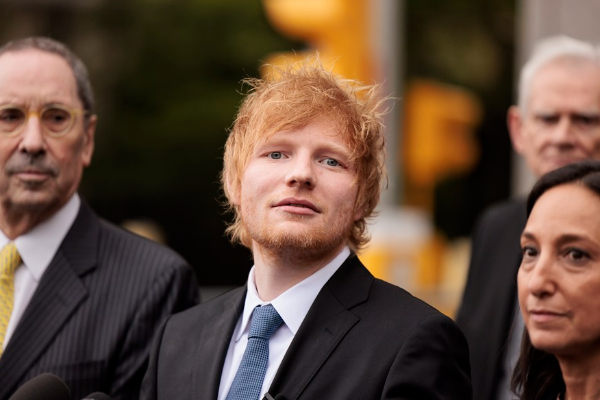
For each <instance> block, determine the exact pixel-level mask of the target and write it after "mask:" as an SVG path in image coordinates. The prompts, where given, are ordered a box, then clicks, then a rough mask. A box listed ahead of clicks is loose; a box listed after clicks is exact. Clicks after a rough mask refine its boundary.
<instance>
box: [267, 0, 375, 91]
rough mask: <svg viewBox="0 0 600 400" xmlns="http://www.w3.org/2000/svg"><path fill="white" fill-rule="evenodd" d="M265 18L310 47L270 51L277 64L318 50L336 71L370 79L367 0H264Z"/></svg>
mask: <svg viewBox="0 0 600 400" xmlns="http://www.w3.org/2000/svg"><path fill="white" fill-rule="evenodd" d="M263 5H264V9H265V12H266V16H267V19H268V20H269V21H270V22H271V24H272V25H273V27H274V28H275V29H277V30H278V31H279V32H280V33H282V34H284V35H286V36H288V37H290V38H293V39H296V40H301V41H305V42H306V43H307V45H308V46H309V50H307V51H303V52H297V53H291V52H285V53H275V54H272V55H271V56H270V57H269V59H268V60H267V61H266V62H267V63H269V64H273V65H279V64H280V63H283V62H286V63H287V62H289V61H295V60H298V59H300V58H305V57H306V56H307V55H313V54H315V53H318V54H319V58H320V60H321V62H322V63H323V65H324V66H325V67H326V68H328V69H330V70H331V71H333V72H334V73H336V74H339V75H341V76H344V77H346V78H350V79H358V80H360V81H361V82H364V83H372V80H373V78H372V77H373V71H372V65H371V64H372V61H371V60H372V59H373V56H372V54H370V48H369V41H370V36H369V19H370V18H369V7H368V5H369V2H368V0H263Z"/></svg>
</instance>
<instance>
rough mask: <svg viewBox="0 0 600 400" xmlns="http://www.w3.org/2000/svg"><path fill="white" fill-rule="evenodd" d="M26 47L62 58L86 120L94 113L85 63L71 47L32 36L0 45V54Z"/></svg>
mask: <svg viewBox="0 0 600 400" xmlns="http://www.w3.org/2000/svg"><path fill="white" fill-rule="evenodd" d="M28 49H37V50H41V51H45V52H48V53H52V54H56V55H57V56H59V57H61V58H62V59H64V60H65V61H66V62H67V64H69V66H70V67H71V70H72V71H73V76H74V77H75V83H76V85H77V96H78V97H79V100H80V101H81V104H82V105H83V109H84V110H85V111H87V117H86V122H87V121H88V119H89V116H90V115H92V114H93V113H94V91H93V90H92V84H91V82H90V78H89V75H88V71H87V68H86V67H85V64H84V63H83V61H81V59H80V58H79V57H77V55H75V53H73V51H71V49H69V48H68V47H67V46H66V45H65V44H64V43H61V42H59V41H56V40H54V39H50V38H47V37H42V36H32V37H27V38H23V39H15V40H11V41H10V42H8V43H6V44H5V45H4V46H2V47H0V56H1V55H2V54H4V53H8V52H11V51H22V50H28Z"/></svg>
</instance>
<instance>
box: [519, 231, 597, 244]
mask: <svg viewBox="0 0 600 400" xmlns="http://www.w3.org/2000/svg"><path fill="white" fill-rule="evenodd" d="M521 239H528V240H536V237H535V235H534V234H533V233H530V232H527V231H523V233H522V234H521ZM582 240H584V241H587V242H594V241H593V240H591V239H590V238H589V237H588V236H582V235H577V234H573V233H567V234H564V235H561V236H559V237H558V240H557V241H556V242H557V243H558V244H559V245H560V244H564V243H570V242H576V241H582Z"/></svg>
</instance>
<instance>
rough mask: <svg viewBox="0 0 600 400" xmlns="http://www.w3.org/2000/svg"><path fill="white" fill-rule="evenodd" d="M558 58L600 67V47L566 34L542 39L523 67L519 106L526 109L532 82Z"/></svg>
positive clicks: (520, 79) (520, 78)
mask: <svg viewBox="0 0 600 400" xmlns="http://www.w3.org/2000/svg"><path fill="white" fill-rule="evenodd" d="M558 59H565V60H566V59H568V60H574V61H579V62H584V63H592V64H595V65H596V66H598V68H600V47H599V46H596V45H593V44H592V43H589V42H584V41H582V40H578V39H574V38H572V37H569V36H566V35H558V36H551V37H548V38H545V39H543V40H541V41H540V42H539V43H538V44H537V45H536V46H535V48H534V49H533V53H532V56H531V57H530V58H529V60H528V61H527V63H525V65H524V66H523V68H522V69H521V75H520V77H519V99H518V101H519V102H518V105H519V108H520V109H521V110H523V111H525V109H526V106H527V101H528V100H529V96H530V90H531V83H532V81H533V78H534V76H535V74H537V73H538V71H539V70H540V69H542V67H544V66H546V65H548V64H549V63H550V62H552V61H556V60H558Z"/></svg>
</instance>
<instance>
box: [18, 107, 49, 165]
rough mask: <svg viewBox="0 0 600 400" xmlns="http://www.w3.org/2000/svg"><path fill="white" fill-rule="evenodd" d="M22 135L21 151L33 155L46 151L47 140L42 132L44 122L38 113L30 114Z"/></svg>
mask: <svg viewBox="0 0 600 400" xmlns="http://www.w3.org/2000/svg"><path fill="white" fill-rule="evenodd" d="M20 136H21V142H20V143H19V151H21V152H24V153H28V154H32V155H35V154H39V153H43V152H44V151H45V149H46V147H45V146H46V142H45V137H44V133H43V132H42V123H41V121H40V119H39V117H38V116H37V115H30V116H29V118H28V119H27V121H25V126H23V131H22V132H21V135H20Z"/></svg>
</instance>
